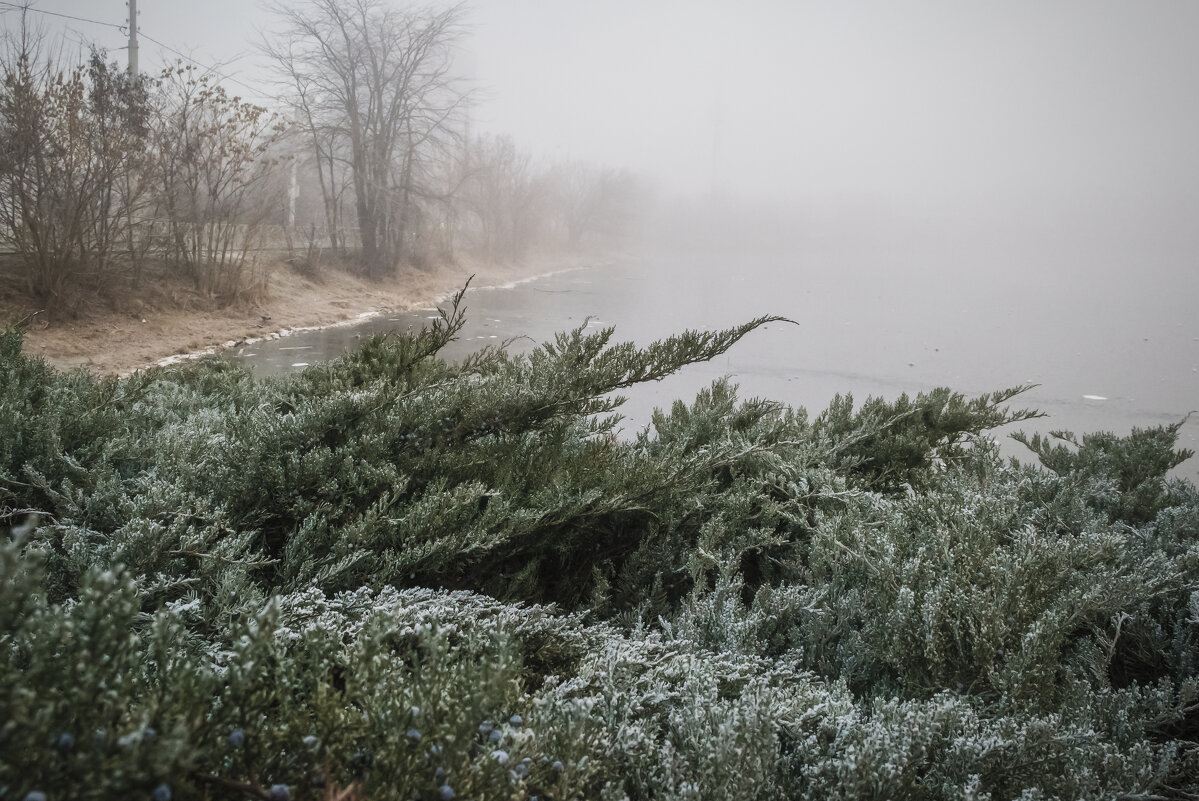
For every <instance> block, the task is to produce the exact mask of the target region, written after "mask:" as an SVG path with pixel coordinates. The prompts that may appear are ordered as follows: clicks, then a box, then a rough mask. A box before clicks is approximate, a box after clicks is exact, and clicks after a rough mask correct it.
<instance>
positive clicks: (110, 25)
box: [0, 0, 125, 33]
mask: <svg viewBox="0 0 1199 801" xmlns="http://www.w3.org/2000/svg"><path fill="white" fill-rule="evenodd" d="M0 6H8V7H9V8H16V9H20V10H21V11H32V12H33V13H35V14H45V15H47V16H51V17H62V18H63V19H73V20H75V21H76V22H88V23H91V24H92V25H103V26H104V27H105V28H116V29H117V30H118V31H121V32H122V33H123V32H124V31H125V26H124V25H116V24H114V23H112V22H101V21H100V20H98V19H88V18H87V17H76V16H73V15H71V14H60V13H58V12H57V11H43V10H42V9H40V8H34V7H33V6H31V5H27V4H26V5H22V4H20V3H10V2H8V0H0Z"/></svg>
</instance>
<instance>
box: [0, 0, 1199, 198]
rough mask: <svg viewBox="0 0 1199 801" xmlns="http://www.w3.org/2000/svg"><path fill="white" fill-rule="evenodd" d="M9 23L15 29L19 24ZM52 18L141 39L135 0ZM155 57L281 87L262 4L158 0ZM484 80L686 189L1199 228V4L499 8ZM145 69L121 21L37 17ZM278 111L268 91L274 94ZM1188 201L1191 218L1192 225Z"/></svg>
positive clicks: (570, 136)
mask: <svg viewBox="0 0 1199 801" xmlns="http://www.w3.org/2000/svg"><path fill="white" fill-rule="evenodd" d="M0 8H3V9H7V12H6V13H5V14H4V16H3V17H0V20H2V21H3V24H4V25H6V26H9V25H11V24H13V23H12V21H13V20H14V18H15V15H16V13H17V12H15V11H13V10H12V9H11V8H10V7H8V6H0ZM35 8H37V9H40V10H42V11H54V12H59V13H63V14H71V15H76V16H81V17H87V18H89V19H94V20H99V21H103V22H107V23H110V24H113V25H123V24H124V22H125V14H126V8H125V3H124V2H123V1H122V0H40V2H38V3H36V4H35ZM139 9H140V26H139V27H140V29H141V31H142V48H141V60H142V67H143V69H145V70H147V71H152V70H154V69H155V68H156V67H157V66H159V65H161V64H162V63H163V62H164V61H165V60H169V59H173V58H175V55H174V54H173V53H171V52H169V51H167V50H165V49H164V48H163V47H162V46H160V45H158V44H155V42H153V41H150V40H149V39H150V38H152V39H155V40H157V41H159V42H161V43H163V44H164V45H167V46H169V47H171V48H173V49H175V50H178V51H180V52H182V53H185V54H188V55H190V56H191V57H192V58H194V59H195V60H197V61H199V62H201V63H204V64H208V65H212V64H218V63H219V64H222V65H223V67H222V70H221V71H222V72H223V73H224V74H227V75H229V76H231V77H233V78H236V79H237V80H239V81H241V82H242V83H243V84H245V85H236V87H237V90H238V91H242V92H243V93H244V94H246V95H247V96H251V95H253V94H254V91H253V89H251V88H250V87H254V88H257V89H258V90H259V94H261V95H265V94H267V93H269V85H268V82H267V80H266V77H265V75H264V73H263V71H262V69H261V67H260V65H259V64H258V63H257V61H256V56H254V54H253V43H254V41H255V40H256V39H257V37H258V35H259V32H260V31H264V30H265V31H269V28H270V26H271V25H272V18H271V16H270V14H269V13H267V12H266V11H265V10H264V9H263V8H262V7H261V6H260V5H259V4H256V3H253V2H247V1H246V0H204V2H196V1H195V0H141V2H140V3H139ZM467 9H468V13H467V18H468V20H469V21H470V24H471V33H470V35H469V37H467V38H466V39H465V40H464V42H463V51H464V53H463V69H464V72H465V73H466V74H468V75H470V76H471V77H472V78H473V79H474V80H475V82H476V83H477V84H478V86H479V87H480V88H481V89H482V90H483V97H484V100H483V102H481V103H480V105H479V106H478V108H477V109H476V112H475V117H476V119H477V121H478V124H479V127H480V128H483V129H487V130H491V131H493V132H497V133H509V134H512V135H513V136H515V137H516V138H517V141H518V142H519V143H522V144H523V145H524V146H525V147H526V148H527V149H529V150H531V151H533V152H535V153H538V154H540V155H541V156H542V157H544V158H547V159H552V158H561V157H566V156H570V157H575V158H580V159H585V160H588V161H593V162H600V163H607V164H611V165H613V166H626V167H630V168H634V169H637V170H641V171H643V172H645V173H647V174H650V175H652V176H654V177H656V178H658V179H659V180H660V182H661V185H662V186H663V188H664V190H665V191H666V192H668V193H670V192H677V193H690V192H710V191H711V190H712V189H713V186H714V185H715V188H716V189H717V190H719V191H721V192H723V193H724V194H725V195H726V196H728V197H731V198H740V199H748V198H768V199H770V200H780V199H785V200H792V201H797V202H800V203H802V204H803V205H807V204H810V203H813V202H818V203H820V204H821V205H823V206H825V207H826V208H829V207H843V206H857V207H864V208H865V209H868V210H878V209H886V208H890V207H896V206H904V207H905V208H906V210H907V212H908V213H911V214H921V215H949V216H959V215H991V214H995V213H1000V212H1001V213H1004V214H1015V215H1021V216H1026V217H1029V216H1033V212H1036V211H1039V210H1041V209H1065V210H1070V211H1071V213H1083V212H1085V213H1087V214H1092V215H1112V214H1133V215H1134V216H1137V217H1140V216H1150V215H1157V214H1161V213H1167V214H1171V215H1177V216H1178V217H1184V216H1185V217H1187V218H1188V219H1191V218H1193V217H1192V216H1191V215H1193V213H1194V212H1195V210H1196V205H1197V204H1196V194H1197V192H1199V189H1197V188H1196V180H1195V178H1196V175H1197V172H1199V147H1196V146H1195V143H1196V142H1199V47H1196V45H1195V42H1196V41H1197V40H1199V4H1197V3H1194V2H1190V0H1173V1H1170V0H1152V2H1131V1H1126V2H1112V1H1111V0H1070V1H1069V2H1066V1H1061V0H1056V1H1055V0H1005V2H1001V3H1000V2H996V3H974V2H965V3H952V2H944V1H942V2H911V1H909V2H883V1H882V0H876V1H874V2H860V1H855V0H837V2H802V1H801V0H736V1H735V2H734V1H733V0H604V2H594V1H593V0H478V1H477V2H475V3H472V4H467ZM33 16H35V17H40V18H41V19H42V21H44V22H46V23H48V24H50V25H52V26H53V28H54V29H55V30H68V31H69V32H70V34H71V35H72V36H73V37H75V38H77V39H79V38H82V39H86V40H88V41H93V40H94V41H97V42H99V43H100V44H102V45H105V46H107V47H108V48H109V49H110V52H111V54H112V55H113V56H115V57H120V58H122V59H123V58H124V53H123V51H118V48H120V47H122V46H123V45H124V39H123V37H122V34H121V33H120V31H118V30H116V29H113V28H106V27H103V26H99V25H95V24H90V23H85V22H80V21H73V20H66V19H62V18H56V17H50V16H46V15H36V14H35V15H33ZM256 99H262V98H256ZM1180 206H1181V207H1184V208H1185V212H1186V214H1185V215H1184V214H1183V213H1182V212H1181V211H1177V209H1178V208H1179V207H1180Z"/></svg>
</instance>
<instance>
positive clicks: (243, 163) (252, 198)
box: [152, 66, 284, 301]
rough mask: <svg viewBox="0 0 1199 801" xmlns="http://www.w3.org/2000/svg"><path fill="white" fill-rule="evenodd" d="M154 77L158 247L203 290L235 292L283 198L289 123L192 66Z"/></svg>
mask: <svg viewBox="0 0 1199 801" xmlns="http://www.w3.org/2000/svg"><path fill="white" fill-rule="evenodd" d="M157 85H158V88H159V101H158V105H157V107H156V109H155V114H154V122H153V126H152V139H153V150H154V154H155V157H156V159H157V163H156V165H155V171H156V175H157V177H158V178H159V180H161V182H162V194H161V204H162V208H161V209H160V210H159V216H161V217H162V218H163V219H164V220H165V222H166V226H167V234H166V238H165V240H164V241H163V242H162V248H161V252H162V253H163V255H164V256H166V258H167V260H168V261H169V262H170V263H173V264H176V265H178V266H180V267H182V268H183V269H184V270H186V271H187V273H188V274H189V275H190V276H191V278H192V280H193V281H194V282H195V284H196V287H197V288H198V289H199V290H201V291H202V292H205V293H207V294H209V295H213V296H216V297H219V298H221V299H223V300H226V301H231V300H234V299H236V297H237V295H238V294H239V293H241V292H242V291H243V290H244V289H246V288H247V287H246V280H245V278H246V277H245V268H246V266H247V263H248V261H249V255H250V252H251V250H253V249H254V248H256V247H257V246H258V245H259V244H260V243H261V236H262V229H263V224H264V223H265V221H266V219H267V218H268V217H269V216H270V214H271V213H272V212H273V211H274V209H275V208H277V205H278V204H277V203H276V202H275V200H276V199H277V197H278V196H279V194H280V193H281V187H280V186H279V184H278V183H277V180H276V179H277V172H278V171H277V170H276V169H275V168H276V166H277V164H276V160H275V159H274V158H273V157H272V146H273V145H274V143H275V142H276V141H277V140H278V138H279V137H280V136H281V135H282V133H283V130H284V126H283V125H282V123H281V121H279V120H277V119H276V118H275V117H273V116H272V115H270V114H269V113H267V111H266V109H264V108H262V107H260V106H255V105H252V104H250V103H246V102H244V101H242V100H241V99H240V98H237V97H230V96H229V95H228V93H227V92H226V91H225V90H224V88H222V87H221V86H220V85H218V84H216V83H214V82H213V81H212V78H211V76H210V75H198V74H197V73H196V71H195V69H194V68H193V67H190V66H176V67H168V68H167V69H165V70H164V71H163V73H162V76H161V78H160V79H159V80H158V82H157ZM251 266H252V265H251ZM259 283H261V280H260V281H259Z"/></svg>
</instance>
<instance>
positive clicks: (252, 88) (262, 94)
mask: <svg viewBox="0 0 1199 801" xmlns="http://www.w3.org/2000/svg"><path fill="white" fill-rule="evenodd" d="M137 35H138V36H140V37H142V38H143V39H145V40H147V41H149V42H153V43H154V44H156V45H158V46H159V47H161V48H163V49H164V50H169V51H170V52H172V53H174V54H175V55H177V56H179V58H181V59H183V60H185V61H190V62H191V63H192V64H195V65H196V66H197V67H202V68H203V69H204V70H205V71H207V72H211V73H212V74H213V75H215V76H217V77H218V78H221V79H222V80H226V81H230V82H232V83H235V84H237V85H238V86H242V87H245V88H246V89H249V90H250V91H251V92H253V93H254V94H255V95H257V96H258V97H263V98H268V97H272V95H271V94H270V93H269V92H264V91H262V89H260V88H258V87H255V86H250V85H249V84H248V83H246V82H244V81H239V80H238V79H237V78H234V77H233V76H232V75H225V74H224V73H222V72H221V71H220V70H218V69H217V68H216V67H210V66H208V65H207V64H203V63H201V62H199V61H196V60H195V59H194V58H192V57H191V56H189V55H187V54H186V53H181V52H180V51H178V50H176V49H175V48H173V47H171V46H170V45H168V44H164V43H162V42H160V41H158V40H157V39H155V38H154V37H153V36H150V35H149V34H147V33H144V32H143V31H142V29H141V28H138V30H137Z"/></svg>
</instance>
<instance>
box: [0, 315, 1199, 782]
mask: <svg viewBox="0 0 1199 801" xmlns="http://www.w3.org/2000/svg"><path fill="white" fill-rule="evenodd" d="M458 300H460V298H458V299H456V300H455V303H454V304H453V306H452V307H451V308H450V309H449V310H448V311H446V312H445V313H444V314H443V316H442V319H441V320H439V321H437V323H436V324H435V325H433V326H432V327H430V328H429V329H427V330H425V331H423V332H421V333H419V334H415V335H387V336H383V337H377V338H375V339H372V340H370V341H368V342H366V343H365V344H364V345H363V347H362V348H361V349H359V350H358V351H356V352H354V353H350V354H347V355H346V356H344V357H342V358H340V359H336V360H333V361H331V362H328V363H325V364H320V365H316V366H313V367H311V368H309V369H307V370H305V371H304V372H303V373H302V374H299V375H296V376H290V377H285V378H276V379H266V380H255V379H253V378H252V377H250V376H249V375H248V374H247V373H246V372H245V371H244V370H243V369H242V368H240V367H238V366H236V365H233V364H231V363H229V362H226V361H220V360H215V359H211V360H207V361H204V362H201V363H198V364H193V365H186V366H175V367H170V368H158V369H154V370H150V371H147V372H144V373H139V374H136V375H134V376H131V377H129V378H125V379H114V378H98V377H96V376H93V375H91V374H89V373H87V372H83V371H75V372H68V373H60V372H55V371H53V370H51V369H49V368H48V367H46V366H45V364H44V363H42V362H41V361H40V360H37V359H33V358H29V357H26V356H23V355H22V354H21V352H20V346H21V332H20V331H19V330H15V329H12V330H9V331H7V332H5V333H3V335H2V336H0V432H3V435H2V436H0V525H2V526H3V527H4V528H3V529H0V531H6V532H7V535H6V536H5V537H4V541H3V543H2V544H0V651H2V652H3V659H2V660H0V699H2V701H0V703H2V704H3V714H0V798H4V799H8V798H13V799H22V798H30V799H36V798H39V797H42V796H38V795H36V794H37V793H42V794H44V797H45V798H46V799H60V798H116V797H123V798H155V799H190V798H229V799H234V798H263V799H268V798H269V799H303V798H367V799H392V798H394V799H412V798H421V799H447V798H457V799H471V798H492V799H494V798H507V799H522V798H531V797H538V798H550V799H583V798H588V799H590V798H602V799H624V798H627V799H631V800H635V799H651V798H652V799H706V798H711V799H725V798H736V797H752V798H762V799H772V798H774V799H784V798H811V799H828V798H928V799H950V798H954V799H956V798H978V799H981V798H992V799H1001V798H1030V799H1031V798H1046V799H1048V798H1177V799H1185V798H1193V797H1195V795H1196V794H1199V778H1196V777H1199V494H1197V493H1196V490H1195V488H1194V487H1193V486H1192V485H1190V484H1189V483H1186V482H1181V481H1176V480H1172V479H1170V478H1169V477H1168V475H1167V474H1168V472H1169V470H1170V469H1171V468H1172V467H1174V466H1176V465H1177V464H1178V463H1179V462H1180V461H1181V460H1182V459H1185V458H1186V457H1187V456H1189V455H1190V454H1189V453H1186V452H1184V451H1176V450H1175V449H1174V445H1175V441H1176V437H1177V434H1178V430H1179V426H1178V425H1175V426H1166V427H1163V428H1158V429H1153V430H1150V431H1134V432H1133V434H1132V435H1130V436H1127V437H1117V436H1113V435H1111V434H1096V435H1091V436H1087V437H1084V438H1083V439H1082V440H1081V442H1078V441H1075V440H1074V439H1073V438H1072V437H1068V436H1066V435H1062V444H1053V443H1052V442H1050V441H1046V440H1045V439H1043V438H1040V437H1032V438H1027V439H1025V440H1024V441H1026V443H1027V444H1028V445H1029V447H1030V448H1031V449H1032V450H1033V451H1034V452H1035V453H1036V454H1037V455H1038V456H1039V457H1040V459H1041V460H1042V462H1043V464H1044V467H1043V468H1042V467H1033V466H1028V465H1022V464H1019V463H1017V462H1015V461H1005V460H1003V459H1002V458H1001V457H1000V456H999V454H998V450H997V447H996V446H995V444H994V443H993V442H992V441H991V440H990V439H989V438H988V437H987V436H986V435H985V434H983V432H984V431H985V430H987V429H990V428H993V427H995V426H998V425H1001V424H1004V423H1007V422H1011V421H1018V420H1023V419H1028V418H1029V417H1030V416H1032V414H1033V413H1031V412H1027V411H1010V410H1008V409H1007V408H1006V407H1005V406H1004V404H1005V403H1006V402H1008V401H1009V400H1011V398H1012V397H1013V396H1014V395H1016V394H1017V392H1018V391H1019V390H1006V391H1003V392H999V393H994V394H990V395H985V396H981V397H978V398H974V399H966V398H964V397H962V396H961V395H958V394H956V393H953V392H950V391H949V390H936V391H934V392H930V393H926V394H921V395H917V396H916V397H914V398H909V397H907V396H903V397H901V398H899V399H898V400H896V401H894V402H886V401H882V400H877V399H870V400H868V401H867V402H866V403H865V404H863V405H862V406H861V408H860V409H859V410H857V411H855V410H854V408H853V402H852V400H851V399H850V398H848V397H846V398H838V399H836V400H835V401H834V402H833V403H832V405H831V406H830V408H829V409H828V410H827V411H825V412H824V413H822V414H820V415H818V416H816V417H815V418H814V419H809V417H808V415H807V413H806V412H804V411H803V410H802V409H789V408H786V407H784V406H782V405H780V404H777V403H772V402H769V401H765V400H749V401H740V400H738V398H737V396H736V392H735V388H734V387H733V386H732V385H730V384H729V383H728V382H726V381H718V382H716V383H715V384H713V385H712V386H711V387H710V388H708V389H706V390H704V391H703V392H701V393H700V394H699V395H698V397H697V398H696V399H695V401H694V402H693V403H691V404H684V403H682V402H676V403H675V404H674V405H673V407H672V408H671V409H670V410H669V411H664V410H663V411H659V412H657V413H656V414H655V415H654V418H653V421H652V423H651V425H650V426H649V427H648V428H647V429H646V430H645V431H643V432H641V433H640V434H638V435H637V436H636V437H635V438H633V439H631V440H628V439H620V438H618V437H616V436H615V432H616V426H617V425H618V423H619V417H618V416H617V415H616V414H615V413H616V411H617V410H618V408H619V406H620V403H621V400H620V397H619V395H618V394H616V393H619V392H620V391H621V390H622V389H625V388H627V387H629V386H632V385H633V384H635V383H637V382H641V381H651V380H656V379H660V378H662V377H664V376H666V375H668V374H669V373H671V372H673V371H675V370H677V369H679V367H681V366H682V365H685V364H688V363H691V362H695V361H699V360H704V359H710V358H712V357H713V356H715V355H718V354H719V353H722V352H723V351H724V350H726V349H727V348H729V347H731V346H732V345H733V344H734V343H736V342H737V341H738V340H739V339H741V338H742V337H744V336H746V335H747V334H749V333H750V332H751V331H752V330H753V329H754V328H756V327H757V326H759V325H761V324H763V323H765V322H768V321H771V320H773V319H776V318H761V319H758V320H754V321H751V322H750V323H748V324H746V325H744V326H740V327H737V328H733V329H729V330H727V331H721V332H715V333H704V332H686V333H683V334H680V335H678V336H676V337H672V338H669V339H667V340H664V341H662V342H658V343H655V344H653V345H651V346H649V347H646V348H637V347H634V346H632V345H628V344H614V343H613V341H612V337H613V332H612V330H611V329H605V330H603V331H600V332H597V333H595V332H589V331H588V330H587V329H586V328H580V329H577V330H575V331H572V332H569V333H566V334H562V335H560V336H558V337H557V338H556V339H555V340H554V341H552V342H548V343H545V344H544V345H542V346H541V347H539V348H537V349H536V350H534V351H533V352H532V353H530V354H528V355H524V356H516V355H511V354H509V353H507V352H506V351H505V350H504V349H503V348H499V349H491V350H486V351H483V352H481V353H478V354H476V355H474V356H472V357H470V358H467V359H465V360H463V361H461V362H457V363H451V362H447V361H444V360H442V359H440V358H439V357H438V352H439V350H440V348H441V347H442V346H443V345H445V344H446V342H448V341H449V340H450V339H451V338H452V337H453V336H454V335H455V334H456V332H457V331H458V329H459V327H460V326H461V324H462V312H461V309H460V306H459V303H458Z"/></svg>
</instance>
